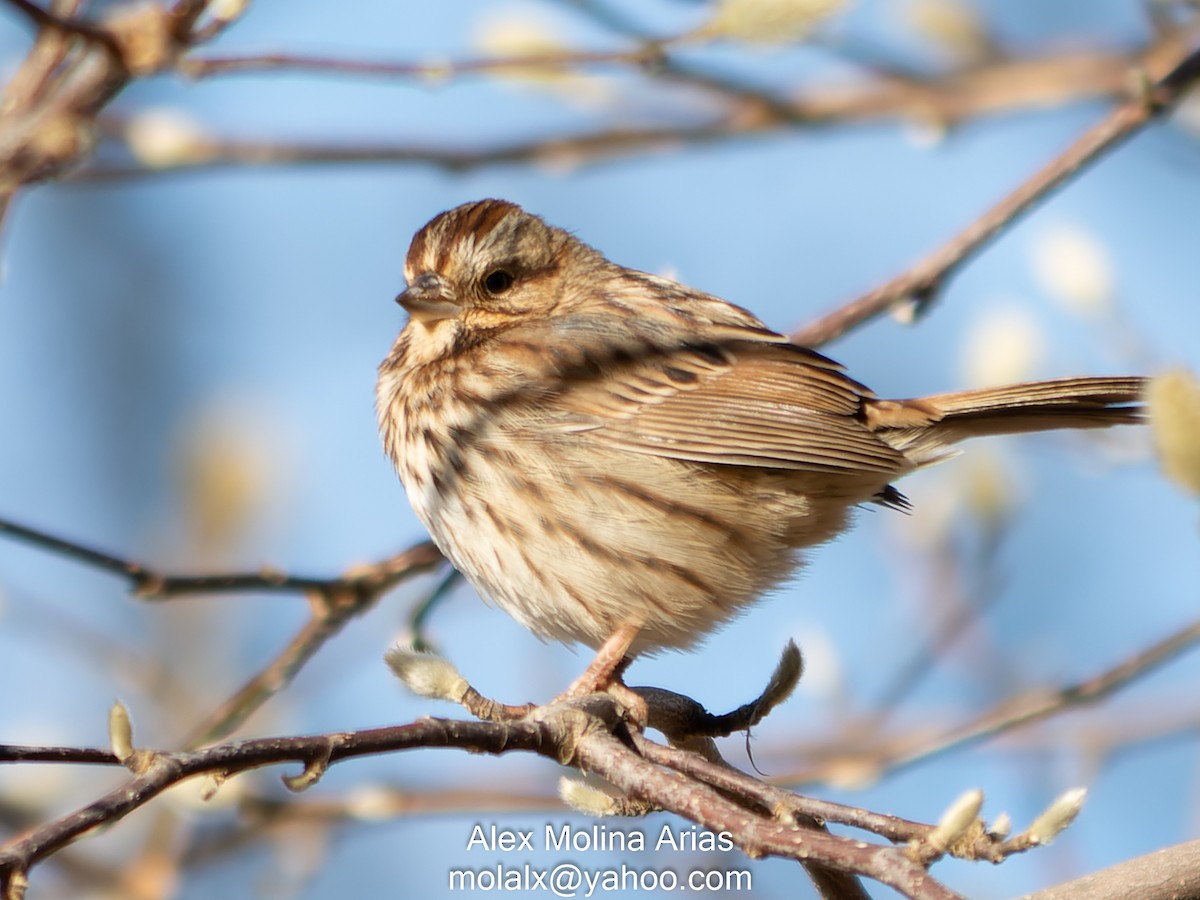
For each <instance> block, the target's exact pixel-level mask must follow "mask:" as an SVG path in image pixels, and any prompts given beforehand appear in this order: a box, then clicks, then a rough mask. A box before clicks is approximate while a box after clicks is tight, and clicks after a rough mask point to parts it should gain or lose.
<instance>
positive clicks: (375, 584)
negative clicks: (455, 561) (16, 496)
mask: <svg viewBox="0 0 1200 900" xmlns="http://www.w3.org/2000/svg"><path fill="white" fill-rule="evenodd" d="M0 536H8V537H12V538H15V539H17V540H20V541H23V542H25V543H27V544H31V545H33V546H35V547H39V548H41V549H43V550H47V551H49V552H51V553H56V554H58V555H59V556H63V557H66V558H67V559H71V560H74V561H76V562H79V563H82V564H83V565H86V566H90V567H92V568H95V569H99V570H101V571H103V572H108V573H109V574H112V575H116V576H117V577H119V578H124V579H125V580H126V581H128V582H129V587H130V589H131V591H132V592H133V593H134V595H135V596H137V597H139V598H140V599H142V600H169V599H173V598H176V597H181V596H185V595H194V594H230V593H244V592H247V591H258V592H264V593H268V592H269V593H289V594H295V593H300V594H308V593H312V592H317V593H320V594H328V595H332V594H336V593H345V592H351V593H362V592H375V591H378V590H386V589H387V588H388V587H390V586H392V585H394V584H395V583H396V582H398V581H400V580H402V579H403V578H406V577H408V576H409V575H415V574H418V573H420V572H424V571H427V570H428V568H430V567H432V566H436V565H437V564H438V563H440V562H441V555H440V554H439V553H438V551H437V548H436V547H434V546H433V544H432V543H431V542H429V541H423V542H421V543H419V544H415V545H414V546H412V547H410V548H409V549H407V550H404V551H402V552H400V553H398V554H396V555H395V556H392V557H389V558H388V559H386V560H384V561H383V562H380V563H377V564H375V565H372V566H365V567H359V568H357V569H356V570H355V571H354V572H353V573H351V574H348V575H343V576H339V577H335V578H314V577H309V576H302V575H288V574H286V573H284V572H279V571H275V570H271V569H262V570H260V571H258V572H236V573H222V574H217V575H169V574H166V573H163V572H160V571H158V570H155V569H152V568H150V567H148V566H144V565H142V564H141V563H138V562H134V561H132V560H128V559H124V558H122V557H119V556H114V555H112V554H110V553H106V552H105V551H103V550H97V549H95V548H92V547H88V546H86V545H84V544H81V543H78V542H76V541H71V540H67V539H66V538H61V537H57V536H55V535H52V534H49V533H48V532H45V531H42V530H40V529H36V528H30V527H29V526H26V525H21V524H19V523H17V522H13V521H11V520H8V519H0Z"/></svg>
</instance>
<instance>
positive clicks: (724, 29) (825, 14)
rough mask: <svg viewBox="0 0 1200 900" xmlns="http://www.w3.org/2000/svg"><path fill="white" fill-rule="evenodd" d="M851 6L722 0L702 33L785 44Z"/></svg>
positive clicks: (829, 1) (833, 0)
mask: <svg viewBox="0 0 1200 900" xmlns="http://www.w3.org/2000/svg"><path fill="white" fill-rule="evenodd" d="M848 5H849V3H848V0H719V2H718V3H717V9H716V13H715V14H714V16H713V18H712V19H711V20H710V21H709V22H708V24H707V25H706V26H704V27H703V28H702V29H701V30H700V32H699V34H702V35H704V36H706V37H724V38H733V39H735V40H740V41H752V42H756V43H764V44H783V43H788V42H791V41H798V40H802V39H804V38H806V37H808V35H809V34H811V33H812V32H813V30H814V29H815V28H816V27H817V26H819V25H821V24H822V23H823V22H825V21H826V20H827V19H829V18H830V17H831V16H833V15H835V14H837V13H839V12H841V11H842V10H843V9H845V8H846V7H847V6H848Z"/></svg>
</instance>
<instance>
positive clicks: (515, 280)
mask: <svg viewBox="0 0 1200 900" xmlns="http://www.w3.org/2000/svg"><path fill="white" fill-rule="evenodd" d="M404 277H405V280H406V283H407V287H406V288H405V290H404V291H403V292H402V293H401V294H400V295H399V296H398V297H397V298H396V300H397V302H398V303H399V304H400V305H401V306H402V307H403V308H404V309H405V310H406V311H407V313H408V320H407V322H406V324H405V325H404V327H403V330H402V331H401V332H400V334H399V336H398V338H397V339H396V341H395V343H394V345H393V346H392V348H391V351H390V352H389V353H388V355H387V356H386V358H385V359H384V360H383V362H382V363H381V364H380V367H379V374H378V381H377V386H376V407H377V413H378V418H379V426H380V433H381V437H382V441H383V445H384V447H385V449H386V452H387V454H388V455H389V456H390V458H391V459H392V461H393V463H394V465H395V468H396V471H397V473H398V475H399V477H400V480H401V482H402V483H403V485H404V488H405V491H406V493H407V495H408V499H409V500H410V502H411V504H412V507H413V509H414V511H415V512H416V515H417V517H418V518H419V519H420V520H421V522H422V523H423V524H424V525H425V527H426V528H427V529H428V530H429V533H430V534H431V536H432V538H433V540H434V542H435V543H436V544H437V546H438V547H439V548H440V550H441V551H442V553H443V554H444V555H445V556H446V557H447V558H448V559H449V560H450V561H451V562H452V563H453V565H454V566H455V567H457V568H458V570H459V571H460V572H461V573H462V574H463V575H464V576H465V577H466V579H467V580H468V581H469V582H470V583H471V584H472V585H473V586H474V587H475V588H476V590H477V591H478V593H479V594H480V595H481V596H482V597H484V598H485V599H486V600H489V601H491V602H493V603H495V604H496V605H497V606H499V607H500V608H501V609H503V610H505V611H506V612H507V613H509V614H510V615H511V616H512V617H513V618H515V619H516V620H517V621H518V622H520V623H521V624H522V625H524V626H525V627H526V628H528V629H530V630H531V631H533V632H534V633H535V634H537V635H538V636H539V637H541V638H543V639H551V640H557V641H561V642H564V643H568V644H584V645H587V646H589V647H591V648H593V649H595V650H597V651H598V652H597V655H596V658H595V660H594V661H593V662H592V664H591V665H590V666H589V667H588V669H587V670H586V671H585V673H584V675H582V676H580V679H578V680H577V682H576V687H577V688H578V689H579V690H581V691H582V690H585V689H587V690H590V689H601V688H603V687H604V685H606V684H611V683H613V681H614V680H616V679H619V676H620V672H621V671H623V669H624V666H625V665H627V664H628V662H629V660H631V659H632V658H633V657H635V656H636V655H639V654H646V653H655V652H658V651H662V650H667V649H684V648H690V647H693V646H694V645H695V644H697V643H698V642H699V641H701V640H702V639H704V638H706V637H707V636H708V635H710V634H711V633H712V632H713V631H715V630H716V629H717V628H719V627H720V626H721V625H722V624H724V623H726V622H728V621H730V620H731V619H733V618H734V617H736V616H738V615H740V614H742V613H744V612H745V611H746V610H747V609H749V608H750V607H752V606H753V605H754V604H755V603H756V601H758V600H759V598H761V597H762V596H763V595H764V594H766V593H769V592H770V591H771V590H772V589H773V588H775V587H777V586H779V585H780V584H781V583H782V582H784V581H785V580H786V579H788V578H789V577H790V576H791V575H792V573H793V572H794V571H795V570H796V569H797V567H798V566H799V565H800V564H801V562H802V557H801V553H802V551H804V550H806V549H807V548H810V547H813V546H815V545H819V544H821V543H824V542H826V541H828V540H830V539H831V538H833V537H834V536H836V535H838V534H840V533H841V532H842V531H844V530H845V529H846V528H847V527H848V526H849V525H850V522H851V518H852V513H853V511H854V510H855V509H856V508H858V507H861V506H863V505H865V504H871V503H875V504H881V505H883V506H886V507H892V508H896V509H907V508H908V507H909V502H908V500H907V499H906V498H905V497H904V495H903V494H901V493H900V491H899V490H897V488H896V487H895V486H894V484H893V482H895V481H896V480H898V479H899V478H901V477H903V476H904V475H907V474H909V473H910V472H913V471H916V470H918V469H922V468H924V467H926V466H929V465H932V464H935V463H938V462H940V461H942V460H944V459H947V458H949V457H951V456H953V455H955V454H956V453H957V450H956V445H957V444H958V443H959V442H960V441H963V440H965V439H968V438H974V437H980V436H988V435H1000V434H1016V433H1024V432H1034V431H1042V430H1046V429H1059V428H1101V427H1107V426H1111V425H1121V424H1130V423H1136V422H1138V421H1140V420H1141V412H1140V406H1139V404H1138V399H1139V396H1140V395H1141V393H1142V390H1143V387H1144V383H1145V380H1144V379H1143V378H1141V377H1138V376H1115V377H1107V376H1101V377H1074V378H1060V379H1056V380H1050V381H1036V382H1030V383H1023V384H1013V385H1006V386H1000V387H985V388H978V389H972V390H963V391H955V392H950V393H942V394H934V395H930V396H924V397H919V398H912V399H886V398H881V397H878V396H876V394H875V393H873V392H872V391H871V390H870V389H868V388H867V387H866V386H865V385H863V384H861V383H860V382H858V381H857V380H855V379H854V378H852V377H850V376H849V375H848V374H847V373H846V371H845V369H844V368H843V367H842V366H841V365H840V364H838V363H837V362H834V361H833V360H832V359H830V358H829V357H827V356H825V355H823V354H821V353H819V352H817V351H815V350H813V349H810V348H807V347H803V346H799V345H797V344H795V343H793V342H791V341H790V340H789V339H788V337H787V336H786V335H784V334H781V333H779V332H777V331H774V330H772V329H771V328H769V327H767V326H766V325H765V324H764V323H763V322H762V321H761V320H760V319H759V318H757V317H756V316H755V315H753V314H752V313H750V312H749V311H747V310H746V309H743V308H742V307H740V306H737V305H734V304H733V303H730V302H727V301H726V300H723V299H721V298H719V297H716V296H713V295H711V294H707V293H704V292H702V291H699V290H695V289H693V288H691V287H687V286H685V285H682V284H679V283H677V282H675V281H672V280H669V279H667V278H663V277H659V276H657V275H653V274H649V273H646V272H641V271H637V270H634V269H631V268H627V267H624V266H621V265H619V264H617V263H615V262H612V261H610V260H609V259H607V258H606V257H605V256H604V255H603V254H601V253H600V252H599V251H598V250H596V249H594V248H592V247H590V246H588V245H587V244H585V243H584V242H583V241H581V240H580V239H578V238H577V237H575V236H574V235H573V234H571V233H569V232H568V231H565V230H563V229H561V228H557V227H554V226H552V225H549V224H547V223H546V222H545V221H544V220H543V219H541V218H540V217H538V216H536V215H533V214H531V213H529V212H526V211H525V210H523V209H522V208H521V207H520V206H518V205H516V204H514V203H511V202H508V201H505V200H498V199H485V200H479V201H475V202H470V203H465V204H463V205H460V206H458V207H455V208H454V209H450V210H448V211H446V212H443V213H441V214H439V215H437V216H436V217H434V218H433V219H432V220H431V221H430V222H428V224H426V225H425V226H424V227H423V228H421V229H420V230H419V231H418V232H417V233H416V235H415V236H414V238H413V240H412V243H411V246H410V248H409V251H408V255H407V257H406V261H405V267H404Z"/></svg>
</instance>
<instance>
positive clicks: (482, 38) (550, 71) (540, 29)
mask: <svg viewBox="0 0 1200 900" xmlns="http://www.w3.org/2000/svg"><path fill="white" fill-rule="evenodd" d="M474 31H475V36H474V39H473V41H472V44H473V46H474V47H475V49H476V50H477V51H478V52H479V53H481V54H482V55H483V56H486V57H489V58H493V59H496V60H515V61H519V60H522V59H526V58H533V59H536V58H542V57H545V58H554V57H562V56H568V55H570V54H571V53H573V52H575V50H574V48H572V47H571V46H570V45H569V44H568V43H567V41H566V40H564V38H563V36H562V35H561V34H560V33H559V32H558V31H556V30H555V29H554V28H553V27H552V26H551V25H550V24H549V23H548V22H547V21H546V20H545V19H543V18H538V17H535V16H532V15H529V14H528V13H521V12H516V11H513V10H499V11H497V12H495V13H490V14H488V15H486V16H484V17H483V18H482V19H480V20H479V22H477V23H476V25H475V29H474ZM491 74H492V75H493V76H494V77H496V78H505V79H510V80H513V81H518V82H522V83H524V84H527V85H531V86H536V87H541V88H545V89H548V90H551V91H554V92H555V93H556V94H559V95H561V96H562V97H563V98H564V99H568V100H571V101H573V102H576V103H580V104H585V105H597V104H601V103H604V102H607V101H610V100H611V99H612V97H613V88H612V83H611V81H610V80H609V79H607V78H603V77H601V76H598V75H589V74H585V73H583V72H581V71H579V70H578V69H577V68H572V67H571V66H569V65H527V66H526V65H513V66H508V65H506V66H502V67H498V68H496V69H495V70H493V71H492V73H491Z"/></svg>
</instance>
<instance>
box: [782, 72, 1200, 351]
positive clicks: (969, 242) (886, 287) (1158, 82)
mask: <svg viewBox="0 0 1200 900" xmlns="http://www.w3.org/2000/svg"><path fill="white" fill-rule="evenodd" d="M1197 78H1200V50H1198V51H1193V52H1191V53H1189V54H1188V55H1186V56H1185V57H1183V59H1182V60H1180V61H1179V62H1178V63H1177V64H1175V65H1174V67H1173V68H1171V69H1170V70H1169V71H1167V72H1166V73H1165V74H1163V75H1161V76H1160V77H1158V78H1154V79H1152V80H1151V79H1150V76H1149V73H1147V79H1148V80H1147V81H1146V83H1145V84H1144V85H1143V87H1142V89H1141V90H1140V91H1139V93H1138V95H1137V96H1136V97H1134V98H1132V99H1130V100H1127V101H1126V102H1125V103H1123V104H1121V105H1120V106H1118V107H1117V108H1116V109H1115V110H1113V111H1112V112H1111V113H1110V114H1109V115H1108V116H1107V117H1106V118H1105V119H1104V121H1102V122H1101V123H1100V124H1098V125H1096V126H1095V127H1094V128H1092V129H1091V130H1090V131H1088V132H1087V133H1086V134H1084V135H1083V136H1082V137H1080V138H1079V139H1078V140H1077V141H1075V143H1074V144H1072V145H1071V146H1070V147H1069V148H1068V149H1067V150H1066V151H1064V152H1063V153H1062V154H1061V155H1060V156H1059V157H1058V158H1057V159H1055V160H1053V161H1052V162H1050V163H1049V164H1048V165H1047V166H1045V167H1044V168H1042V169H1041V170H1040V171H1038V172H1037V173H1035V174H1034V175H1033V176H1032V177H1031V178H1030V179H1029V180H1027V181H1026V182H1025V183H1024V184H1022V185H1021V186H1020V187H1019V188H1017V189H1016V190H1015V191H1013V192H1012V193H1011V194H1009V195H1008V196H1007V197H1005V198H1004V199H1003V200H1001V201H1000V202H999V203H998V204H996V206H994V207H992V209H990V210H988V212H986V213H984V214H983V215H982V216H981V217H980V218H978V219H976V220H975V221H974V222H972V223H971V224H970V225H968V226H967V227H966V228H965V229H964V230H963V231H961V232H960V233H959V234H958V235H956V236H955V237H954V238H952V239H951V240H950V241H949V242H948V243H946V245H945V246H943V247H942V248H941V249H939V250H937V251H935V252H934V253H933V254H931V255H930V256H928V257H926V258H925V259H923V260H921V261H920V262H919V263H917V264H916V265H915V266H913V267H912V268H910V269H909V270H907V271H906V272H904V273H903V274H901V275H899V276H897V277H896V278H893V279H892V280H891V281H888V282H887V283H886V284H883V285H880V286H879V287H878V288H876V289H875V290H873V291H870V292H869V293H867V294H864V295H863V296H862V297H859V298H858V299H857V300H853V301H851V302H850V303H847V304H845V305H844V306H841V307H838V308H837V309H835V310H833V311H831V312H829V313H827V314H826V315H824V316H822V317H821V318H819V319H817V320H816V321H815V322H812V323H810V324H809V325H807V326H805V327H804V328H802V329H800V330H799V331H796V332H794V333H793V334H792V339H793V340H794V341H796V343H798V344H803V345H805V346H814V347H815V346H820V345H822V344H826V343H828V342H829V341H831V340H833V339H834V338H836V337H839V336H840V335H842V334H845V333H846V332H847V331H849V330H850V329H851V328H854V327H856V326H857V325H860V324H862V323H863V322H865V321H867V320H869V319H872V318H874V317H876V316H878V315H880V314H881V313H884V312H887V311H888V310H890V309H892V308H894V307H895V306H896V305H898V304H902V303H914V304H915V305H916V308H917V312H920V311H921V310H922V308H924V307H925V306H926V305H927V304H929V303H930V302H931V301H932V300H934V299H935V298H936V296H937V294H938V293H939V292H940V291H941V290H942V288H943V287H944V286H945V283H946V281H947V280H948V279H949V278H950V277H952V276H953V275H954V273H955V272H957V271H958V270H959V269H960V268H961V267H962V266H963V264H964V263H966V262H967V261H968V260H970V259H972V258H973V257H974V256H975V255H976V254H977V253H979V251H980V250H982V249H983V248H984V247H986V246H987V245H989V244H990V243H991V242H992V241H993V240H995V239H996V238H997V237H998V236H999V235H1000V234H1001V233H1002V232H1003V231H1005V230H1006V229H1008V228H1009V227H1011V226H1012V225H1013V223H1015V222H1016V221H1017V220H1018V219H1019V218H1020V217H1021V216H1022V215H1024V214H1025V213H1026V212H1028V211H1029V210H1030V209H1032V208H1033V207H1034V206H1035V205H1036V204H1038V203H1040V202H1041V201H1042V200H1044V199H1045V198H1046V197H1048V196H1049V195H1050V194H1051V193H1053V192H1054V191H1055V190H1057V189H1058V188H1060V187H1061V186H1062V185H1063V184H1065V183H1066V182H1067V181H1069V180H1070V179H1071V178H1073V177H1074V176H1076V175H1078V174H1079V173H1080V172H1082V171H1084V170H1085V169H1086V167H1087V166H1089V165H1091V164H1092V163H1094V162H1096V161H1097V160H1098V159H1100V158H1101V157H1102V156H1103V155H1104V154H1105V153H1107V152H1109V151H1110V150H1113V149H1115V148H1116V147H1117V146H1119V145H1120V144H1121V143H1123V142H1124V141H1126V140H1128V139H1129V138H1130V137H1132V136H1133V135H1134V134H1136V133H1137V132H1138V131H1140V130H1141V129H1142V128H1144V127H1145V126H1146V125H1147V124H1149V123H1150V122H1153V121H1154V120H1156V119H1158V118H1160V117H1162V116H1164V115H1166V114H1167V113H1169V112H1170V111H1171V110H1172V109H1174V107H1175V105H1176V104H1177V103H1178V102H1179V100H1180V98H1182V97H1183V95H1184V94H1185V93H1186V92H1187V91H1188V90H1189V89H1190V88H1191V87H1192V85H1194V84H1195V82H1196V80H1197Z"/></svg>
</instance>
